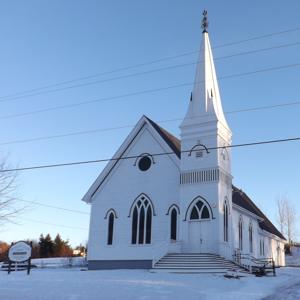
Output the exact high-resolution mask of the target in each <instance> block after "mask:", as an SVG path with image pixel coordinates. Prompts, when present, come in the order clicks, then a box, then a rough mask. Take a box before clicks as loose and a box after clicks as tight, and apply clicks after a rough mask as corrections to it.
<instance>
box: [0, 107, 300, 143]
mask: <svg viewBox="0 0 300 300" xmlns="http://www.w3.org/2000/svg"><path fill="white" fill-rule="evenodd" d="M293 105H300V101H294V102H287V103H278V104H274V105H265V106H257V107H249V108H245V109H239V110H232V111H227V112H225V114H227V115H230V114H237V113H243V112H252V111H260V110H267V109H272V108H279V107H286V106H293ZM190 119H192V118H190ZM182 120H183V119H182V118H174V119H168V120H160V121H158V123H168V122H175V121H176V122H177V121H182ZM134 126H135V125H123V126H116V127H107V128H97V129H91V130H82V131H74V132H69V133H63V134H56V135H48V136H40V137H33V138H29V139H21V140H13V141H8V142H0V146H3V145H11V144H23V143H30V142H37V141H43V140H50V139H57V138H64V137H70V136H77V135H86V134H94V133H99V132H106V131H114V130H120V129H126V128H133V127H134Z"/></svg>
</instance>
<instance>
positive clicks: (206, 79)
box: [182, 11, 230, 130]
mask: <svg viewBox="0 0 300 300" xmlns="http://www.w3.org/2000/svg"><path fill="white" fill-rule="evenodd" d="M203 15H204V18H203V21H202V28H203V33H202V42H201V47H200V53H199V58H198V63H197V68H196V76H195V82H194V87H193V92H192V95H191V99H190V103H189V108H188V111H187V113H186V116H185V119H184V121H183V123H182V126H184V125H188V124H193V123H195V122H197V123H198V122H199V118H205V119H208V118H209V119H215V120H217V121H219V122H220V123H221V124H222V125H223V126H224V127H225V128H227V129H229V126H228V124H227V122H226V119H225V116H224V113H223V109H222V104H221V97H220V92H219V86H218V81H217V76H216V70H215V66H214V60H213V55H212V51H211V46H210V42H209V36H208V32H207V27H208V22H207V17H206V15H207V12H206V11H204V13H203ZM229 130H230V129H229Z"/></svg>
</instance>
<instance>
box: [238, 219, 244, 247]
mask: <svg viewBox="0 0 300 300" xmlns="http://www.w3.org/2000/svg"><path fill="white" fill-rule="evenodd" d="M239 249H240V250H243V219H242V217H240V219H239Z"/></svg>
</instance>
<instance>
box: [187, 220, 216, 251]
mask: <svg viewBox="0 0 300 300" xmlns="http://www.w3.org/2000/svg"><path fill="white" fill-rule="evenodd" d="M210 223H211V222H210V221H189V225H188V226H189V246H188V252H189V253H211V252H213V251H212V250H213V249H212V247H211V242H210V240H211V234H210V225H211V224H210Z"/></svg>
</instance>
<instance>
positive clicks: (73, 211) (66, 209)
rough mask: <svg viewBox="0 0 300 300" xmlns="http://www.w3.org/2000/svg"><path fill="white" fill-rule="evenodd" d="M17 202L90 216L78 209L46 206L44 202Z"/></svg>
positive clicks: (23, 200) (22, 200)
mask: <svg viewBox="0 0 300 300" xmlns="http://www.w3.org/2000/svg"><path fill="white" fill-rule="evenodd" d="M15 200H17V201H21V202H25V203H30V204H33V205H37V206H43V207H47V208H53V209H57V210H61V211H66V212H71V213H77V214H82V215H89V213H87V212H84V211H80V210H76V209H70V208H65V207H61V206H55V205H50V204H46V203H42V202H38V201H31V200H25V199H20V198H16V199H15Z"/></svg>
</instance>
